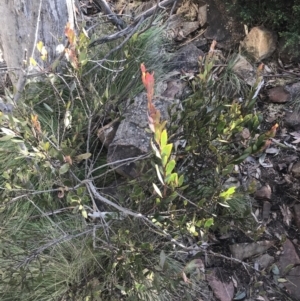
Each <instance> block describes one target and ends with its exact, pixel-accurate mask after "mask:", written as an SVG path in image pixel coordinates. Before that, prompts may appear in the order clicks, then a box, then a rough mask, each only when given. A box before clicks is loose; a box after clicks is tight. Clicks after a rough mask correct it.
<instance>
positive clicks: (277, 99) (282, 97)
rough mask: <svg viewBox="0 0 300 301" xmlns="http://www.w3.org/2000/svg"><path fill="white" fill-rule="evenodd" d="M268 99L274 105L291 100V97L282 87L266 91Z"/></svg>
mask: <svg viewBox="0 0 300 301" xmlns="http://www.w3.org/2000/svg"><path fill="white" fill-rule="evenodd" d="M267 94H268V98H269V100H270V101H271V102H274V103H286V102H288V101H289V100H290V99H291V95H290V93H289V92H287V91H286V90H285V89H284V87H283V86H278V87H274V88H271V89H269V90H268V91H267Z"/></svg>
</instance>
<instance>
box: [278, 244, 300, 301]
mask: <svg viewBox="0 0 300 301" xmlns="http://www.w3.org/2000/svg"><path fill="white" fill-rule="evenodd" d="M292 265H294V267H293V268H291V267H292ZM289 267H290V268H291V269H289ZM279 270H280V274H281V277H284V278H286V279H287V280H288V281H287V282H285V283H283V285H284V286H285V288H286V289H287V291H288V293H289V294H290V295H291V296H292V297H294V298H295V300H299V296H300V277H299V275H300V259H299V256H298V255H297V252H296V250H295V247H294V245H293V243H292V242H291V241H290V240H289V239H287V240H286V241H285V242H284V244H283V252H282V254H281V256H280V258H279Z"/></svg>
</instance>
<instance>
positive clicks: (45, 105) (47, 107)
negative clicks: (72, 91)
mask: <svg viewBox="0 0 300 301" xmlns="http://www.w3.org/2000/svg"><path fill="white" fill-rule="evenodd" d="M43 106H44V107H45V108H46V109H47V110H48V111H49V112H51V113H53V110H52V108H50V107H49V106H48V105H47V104H46V103H43Z"/></svg>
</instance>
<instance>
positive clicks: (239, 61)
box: [232, 55, 256, 87]
mask: <svg viewBox="0 0 300 301" xmlns="http://www.w3.org/2000/svg"><path fill="white" fill-rule="evenodd" d="M232 71H233V72H234V73H236V74H237V75H238V76H240V77H241V78H242V79H243V80H244V81H245V82H246V83H247V84H248V85H249V86H251V87H253V86H254V84H255V82H256V72H255V70H254V68H253V66H252V65H251V64H250V63H249V62H248V61H247V60H246V58H245V57H244V56H242V55H237V57H236V58H235V61H234V65H233V67H232Z"/></svg>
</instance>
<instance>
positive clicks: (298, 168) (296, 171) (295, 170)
mask: <svg viewBox="0 0 300 301" xmlns="http://www.w3.org/2000/svg"><path fill="white" fill-rule="evenodd" d="M292 174H293V176H294V177H295V178H300V162H297V163H295V164H293V167H292Z"/></svg>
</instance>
